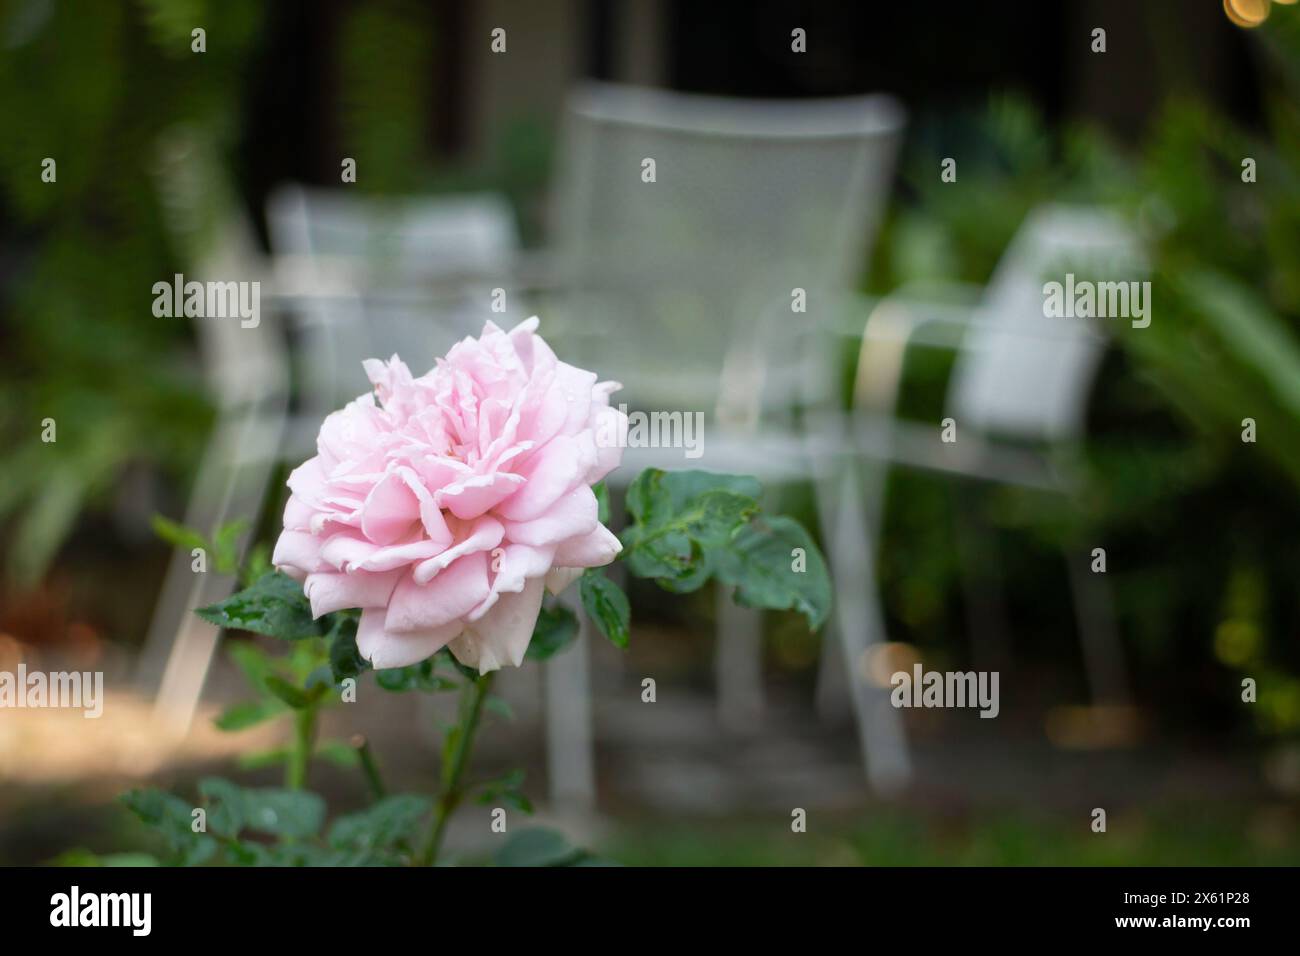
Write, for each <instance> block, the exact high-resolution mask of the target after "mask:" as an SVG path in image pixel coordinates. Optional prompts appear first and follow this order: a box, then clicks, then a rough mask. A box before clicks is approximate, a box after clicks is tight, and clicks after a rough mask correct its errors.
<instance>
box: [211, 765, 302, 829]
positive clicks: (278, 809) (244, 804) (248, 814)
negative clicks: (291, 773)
mask: <svg viewBox="0 0 1300 956" xmlns="http://www.w3.org/2000/svg"><path fill="white" fill-rule="evenodd" d="M199 793H201V794H202V795H203V796H204V797H205V798H206V799H207V800H208V805H209V809H208V828H209V829H210V830H212V831H213V832H216V833H220V834H222V835H232V836H233V835H234V834H237V833H240V832H242V831H243V830H254V831H256V832H258V833H268V834H271V835H272V836H281V837H291V838H294V839H302V838H305V837H309V836H313V835H315V834H316V833H317V832H318V831H319V830H320V828H321V824H322V823H324V821H325V801H324V800H323V799H321V797H320V796H319V795H318V794H314V793H310V792H308V791H306V790H285V789H282V788H278V787H263V788H252V787H241V786H239V785H238V784H235V783H232V782H230V781H229V780H223V779H221V778H219V777H208V778H206V779H204V780H201V781H200V782H199ZM219 827H220V829H218V828H219ZM232 828H233V829H232Z"/></svg>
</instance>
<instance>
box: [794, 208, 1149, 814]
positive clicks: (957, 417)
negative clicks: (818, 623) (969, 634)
mask: <svg viewBox="0 0 1300 956" xmlns="http://www.w3.org/2000/svg"><path fill="white" fill-rule="evenodd" d="M1144 268H1145V266H1144V259H1143V254H1142V250H1141V248H1140V247H1139V244H1138V242H1137V241H1136V239H1135V237H1134V236H1133V234H1132V233H1131V232H1130V231H1129V229H1128V228H1127V227H1126V225H1125V224H1124V223H1123V222H1122V221H1121V220H1120V219H1119V218H1118V217H1117V216H1115V215H1113V214H1111V213H1109V212H1107V211H1104V210H1100V209H1096V208H1090V207H1071V206H1059V205H1053V206H1046V207H1042V208H1040V209H1038V210H1035V211H1034V212H1033V213H1032V214H1031V215H1030V216H1029V217H1028V218H1027V219H1026V221H1025V223H1024V224H1023V225H1022V226H1021V228H1020V230H1019V231H1018V232H1017V234H1016V237H1015V239H1014V240H1013V242H1012V243H1011V245H1010V247H1009V248H1008V250H1007V252H1006V254H1005V255H1004V256H1003V258H1002V260H1001V262H1000V263H999V265H998V267H997V270H996V271H995V273H994V275H993V277H992V279H991V280H990V282H989V285H988V286H987V288H986V289H984V290H983V292H982V294H981V295H980V296H979V298H978V301H976V302H968V303H966V304H960V305H954V304H953V302H952V298H951V296H945V297H944V298H942V299H931V300H930V301H928V302H927V301H925V300H923V299H920V298H919V297H918V296H916V295H915V294H914V293H908V292H907V291H906V290H904V291H903V292H902V293H899V294H895V295H892V296H890V297H888V298H886V299H884V300H882V301H880V302H879V304H877V305H876V306H875V307H874V309H873V310H872V311H871V313H870V316H869V318H868V319H867V321H866V325H865V329H864V332H863V339H862V345H861V352H860V356H859V362H858V369H857V380H856V385H855V398H854V401H855V409H854V415H853V419H852V422H851V425H850V427H849V428H848V430H847V432H846V433H845V435H844V452H843V453H842V454H838V455H836V454H834V453H832V452H830V451H828V446H827V445H826V444H825V442H824V440H820V437H819V442H818V443H817V444H816V445H815V446H810V447H815V449H816V450H817V454H818V457H819V462H820V467H821V468H822V469H823V472H822V475H823V477H822V481H821V483H820V484H819V498H820V511H821V514H822V516H823V520H824V521H825V522H826V523H825V524H824V530H825V532H826V535H827V541H828V552H829V554H828V557H829V560H830V563H831V567H832V575H833V577H834V579H835V581H836V582H837V586H836V589H835V594H836V598H837V601H836V608H835V612H834V613H835V617H836V627H835V632H836V634H837V635H838V636H839V639H840V640H839V643H840V650H841V651H842V654H843V658H842V661H839V662H837V661H836V660H835V657H836V650H835V648H834V647H833V645H832V644H831V642H827V644H826V645H825V646H824V653H823V660H822V669H821V676H820V680H819V689H818V696H819V703H820V704H821V706H822V708H823V710H824V711H832V710H834V709H835V707H836V706H837V704H838V702H839V701H840V700H842V699H843V698H844V696H845V692H846V690H849V691H850V692H849V694H848V696H849V698H850V700H851V702H852V706H853V713H854V717H855V719H856V720H857V723H858V727H859V735H860V738H861V741H862V746H863V751H864V758H865V760H866V762H867V767H868V773H869V776H870V777H871V778H872V779H873V781H874V782H875V783H876V785H877V786H878V787H880V788H883V789H897V788H898V787H900V786H901V785H903V784H904V783H906V782H907V780H908V779H909V776H910V764H909V760H908V757H907V750H906V747H905V746H902V738H901V737H900V736H899V733H900V732H901V731H900V727H899V725H898V723H897V722H896V721H890V720H881V719H880V718H881V717H882V716H885V715H887V714H889V713H892V712H893V708H892V707H891V706H890V703H889V691H890V688H889V687H887V686H885V687H882V686H877V685H875V684H873V683H872V682H871V680H870V679H869V675H868V673H867V662H868V660H869V655H870V652H871V651H872V649H873V648H875V647H876V646H878V645H879V644H880V643H881V642H883V641H884V640H885V635H884V619H883V612H882V607H881V599H880V595H879V589H878V584H877V583H876V582H877V579H876V574H875V554H874V549H875V546H876V544H875V543H876V542H877V541H879V533H880V527H881V517H882V513H883V508H884V497H885V478H886V473H887V469H888V468H889V467H890V465H892V464H902V465H909V466H914V467H921V468H926V469H931V470H935V471H940V472H945V473H949V474H952V475H954V476H961V477H967V478H974V479H980V480H984V481H990V482H996V483H1002V484H1011V485H1019V486H1023V487H1028V488H1038V489H1044V490H1050V491H1055V492H1058V493H1061V494H1063V495H1066V496H1071V495H1074V494H1075V493H1076V492H1077V491H1078V490H1079V489H1078V475H1077V472H1076V470H1075V468H1074V467H1073V465H1074V456H1075V453H1076V451H1077V443H1078V441H1079V439H1080V438H1081V437H1082V433H1083V424H1084V414H1085V412H1086V408H1087V400H1088V395H1089V392H1090V390H1091V386H1092V381H1093V378H1094V375H1095V372H1096V369H1097V366H1098V363H1099V361H1100V359H1101V356H1102V353H1103V351H1104V347H1105V341H1106V334H1107V331H1108V330H1107V324H1108V323H1113V322H1116V321H1127V320H1126V319H1118V320H1117V319H1100V318H1049V317H1047V316H1045V314H1044V292H1043V285H1044V283H1045V282H1047V281H1052V280H1055V281H1062V280H1063V279H1064V275H1065V273H1066V272H1067V271H1073V272H1075V273H1076V274H1077V275H1079V277H1080V278H1082V277H1088V278H1095V277H1101V278H1104V279H1105V280H1111V281H1121V280H1125V281H1126V280H1131V279H1140V278H1141V276H1142V275H1143V271H1144ZM912 347H938V348H945V349H955V350H956V364H955V366H954V369H953V373H952V378H951V380H950V382H949V390H948V394H947V399H946V407H945V415H946V416H947V417H951V418H952V419H953V420H954V422H955V424H956V430H957V431H956V434H957V440H956V441H955V442H953V443H945V442H943V441H942V440H941V428H940V423H938V422H930V423H916V422H905V421H900V420H898V419H897V418H896V417H895V405H896V401H897V399H898V390H899V385H900V379H901V373H902V368H903V360H904V358H905V356H906V354H907V350H908V349H909V348H912ZM826 427H827V428H834V427H835V426H834V424H830V425H828V426H826ZM817 434H818V435H819V436H822V435H823V434H824V433H823V432H819V433H817ZM858 526H865V527H866V528H867V529H869V534H868V535H866V536H863V535H861V534H860V533H858V531H857V530H856V528H857V527H858ZM1066 557H1067V564H1068V566H1069V570H1070V575H1069V576H1070V584H1071V587H1072V589H1073V591H1074V595H1075V608H1076V613H1077V618H1078V626H1079V631H1080V637H1081V643H1082V646H1083V656H1084V663H1085V669H1086V673H1087V678H1088V683H1089V686H1090V688H1091V691H1092V694H1093V697H1094V699H1095V700H1097V701H1102V702H1109V703H1119V702H1122V701H1123V700H1124V699H1125V698H1126V695H1127V688H1126V680H1125V674H1124V664H1123V657H1122V654H1121V651H1120V647H1119V642H1118V638H1117V635H1116V631H1115V626H1114V621H1113V617H1112V614H1111V610H1110V604H1109V593H1108V591H1107V589H1106V588H1105V585H1104V582H1103V581H1102V579H1101V578H1100V577H1099V576H1098V575H1094V574H1092V573H1090V571H1089V567H1088V565H1089V556H1088V555H1067V556H1066ZM984 637H985V638H987V637H988V635H984ZM985 649H986V648H985Z"/></svg>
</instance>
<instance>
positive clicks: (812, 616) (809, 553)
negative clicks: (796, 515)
mask: <svg viewBox="0 0 1300 956" xmlns="http://www.w3.org/2000/svg"><path fill="white" fill-rule="evenodd" d="M799 552H801V554H802V556H801V557H800V554H799ZM800 561H801V562H802V565H800V563H799V562H800ZM800 566H802V567H803V570H798V568H799V567H800ZM718 578H719V580H721V581H723V582H724V583H726V584H731V585H734V586H735V588H736V592H735V599H736V603H737V604H743V605H744V606H746V607H758V608H771V609H773V610H788V609H793V610H795V611H798V612H799V613H800V614H802V615H803V616H804V617H806V618H807V619H808V627H809V629H810V630H816V629H817V628H819V627H821V625H822V624H823V622H825V620H826V617H827V615H828V614H830V610H831V582H830V575H829V574H828V573H827V570H826V561H825V560H824V559H823V557H822V553H821V551H820V550H818V548H817V545H816V543H815V542H814V541H813V540H812V536H811V535H810V534H808V532H807V530H806V529H805V528H804V527H803V525H801V524H799V522H797V521H795V520H794V519H793V518H787V517H784V516H777V517H773V518H762V519H759V520H757V521H755V522H753V523H752V524H751V525H749V526H748V527H746V528H745V529H744V530H743V531H741V532H740V533H739V534H738V535H737V536H736V537H735V539H734V540H733V541H732V542H731V543H730V546H729V547H728V548H726V549H725V550H724V551H722V552H720V553H719V558H718Z"/></svg>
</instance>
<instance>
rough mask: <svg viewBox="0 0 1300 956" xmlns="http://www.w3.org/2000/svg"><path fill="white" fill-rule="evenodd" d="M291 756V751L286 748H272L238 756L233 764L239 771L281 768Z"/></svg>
mask: <svg viewBox="0 0 1300 956" xmlns="http://www.w3.org/2000/svg"><path fill="white" fill-rule="evenodd" d="M291 756H292V751H291V750H290V749H289V748H288V747H272V748H271V749H269V750H254V751H252V752H251V753H245V754H240V755H239V756H238V757H237V758H236V761H235V762H236V763H237V764H238V765H239V769H241V770H265V769H266V768H267V767H279V766H282V765H283V764H285V763H287V762H288V760H289V758H290V757H291Z"/></svg>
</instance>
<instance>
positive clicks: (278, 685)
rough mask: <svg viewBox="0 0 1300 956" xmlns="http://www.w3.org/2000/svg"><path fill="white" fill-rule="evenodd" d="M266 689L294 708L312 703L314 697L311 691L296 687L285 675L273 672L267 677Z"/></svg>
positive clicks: (299, 708)
mask: <svg viewBox="0 0 1300 956" xmlns="http://www.w3.org/2000/svg"><path fill="white" fill-rule="evenodd" d="M266 689H267V690H269V691H270V692H271V693H272V694H274V695H275V696H276V697H278V698H279V699H280V700H282V701H284V703H286V704H288V705H289V706H290V707H292V708H293V709H294V710H302V709H303V708H304V707H308V706H310V705H311V703H312V700H313V699H314V698H313V697H312V695H311V693H309V692H307V691H305V690H300V689H299V688H297V687H294V686H293V685H292V684H290V683H289V682H288V681H287V680H285V679H284V678H283V677H280V676H278V675H276V674H271V675H270V676H269V677H267V678H266Z"/></svg>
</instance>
